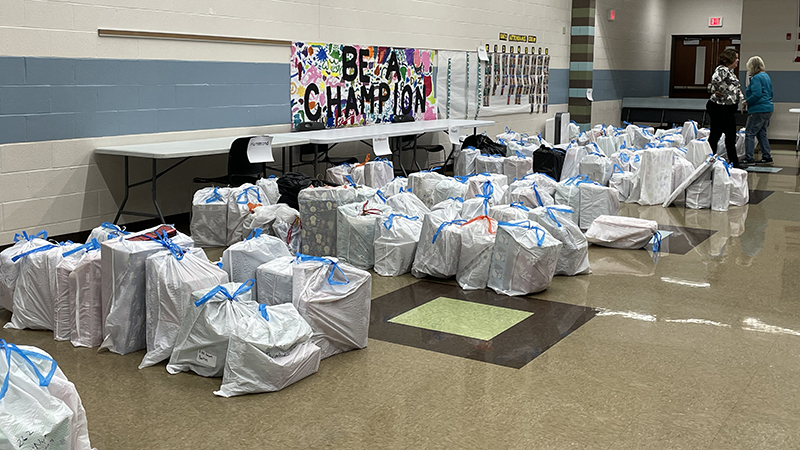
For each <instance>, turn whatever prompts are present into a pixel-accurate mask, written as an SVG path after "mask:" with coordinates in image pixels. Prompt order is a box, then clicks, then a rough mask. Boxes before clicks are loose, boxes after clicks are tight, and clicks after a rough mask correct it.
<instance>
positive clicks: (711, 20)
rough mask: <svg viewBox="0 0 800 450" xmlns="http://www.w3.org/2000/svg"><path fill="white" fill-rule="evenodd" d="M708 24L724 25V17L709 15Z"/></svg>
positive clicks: (710, 25)
mask: <svg viewBox="0 0 800 450" xmlns="http://www.w3.org/2000/svg"><path fill="white" fill-rule="evenodd" d="M708 26H709V27H721V26H722V17H709V18H708Z"/></svg>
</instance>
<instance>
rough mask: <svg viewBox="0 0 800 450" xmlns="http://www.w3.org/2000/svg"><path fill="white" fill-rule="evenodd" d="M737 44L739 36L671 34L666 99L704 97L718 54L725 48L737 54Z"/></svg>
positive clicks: (739, 41)
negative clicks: (670, 60) (667, 94)
mask: <svg viewBox="0 0 800 450" xmlns="http://www.w3.org/2000/svg"><path fill="white" fill-rule="evenodd" d="M740 44H741V35H730V36H721V35H712V36H672V62H671V64H670V72H669V80H670V81H669V96H670V98H706V97H708V96H709V94H708V91H707V89H706V86H708V83H710V82H711V75H713V74H714V69H716V68H717V62H718V59H719V55H720V53H722V52H723V51H725V49H726V48H733V49H734V50H736V52H737V53H738V52H739V47H740ZM740 64H741V63H740ZM737 73H738V69H737Z"/></svg>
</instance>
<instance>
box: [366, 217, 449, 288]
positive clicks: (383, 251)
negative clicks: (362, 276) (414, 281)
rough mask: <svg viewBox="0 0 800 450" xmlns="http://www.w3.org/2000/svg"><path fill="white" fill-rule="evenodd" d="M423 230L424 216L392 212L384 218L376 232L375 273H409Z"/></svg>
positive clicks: (384, 274) (387, 274) (394, 275)
mask: <svg viewBox="0 0 800 450" xmlns="http://www.w3.org/2000/svg"><path fill="white" fill-rule="evenodd" d="M456 203H458V202H456ZM421 232H422V218H421V217H419V216H408V215H403V214H390V215H389V216H388V217H387V218H386V219H385V220H382V221H381V222H380V223H379V224H378V228H377V232H376V234H375V236H376V237H375V267H374V270H375V273H377V274H378V275H382V276H385V277H397V276H400V275H403V274H405V273H408V272H409V271H410V270H411V265H412V264H413V263H414V255H415V254H416V250H417V243H418V242H419V237H420V233H421Z"/></svg>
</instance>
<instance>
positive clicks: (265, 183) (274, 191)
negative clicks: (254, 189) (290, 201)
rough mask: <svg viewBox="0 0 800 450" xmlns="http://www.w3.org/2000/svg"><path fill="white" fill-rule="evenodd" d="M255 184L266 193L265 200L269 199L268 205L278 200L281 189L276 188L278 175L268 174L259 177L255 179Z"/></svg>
mask: <svg viewBox="0 0 800 450" xmlns="http://www.w3.org/2000/svg"><path fill="white" fill-rule="evenodd" d="M256 186H258V187H260V188H261V190H262V191H263V192H264V193H265V194H266V195H267V200H269V204H270V205H274V204H276V203H278V200H280V198H281V191H280V189H278V177H276V176H275V175H270V176H269V177H267V178H261V179H259V180H258V181H256Z"/></svg>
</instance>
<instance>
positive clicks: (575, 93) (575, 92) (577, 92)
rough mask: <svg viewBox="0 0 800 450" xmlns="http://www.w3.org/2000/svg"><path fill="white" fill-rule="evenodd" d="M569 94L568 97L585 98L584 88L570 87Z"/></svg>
mask: <svg viewBox="0 0 800 450" xmlns="http://www.w3.org/2000/svg"><path fill="white" fill-rule="evenodd" d="M569 96H570V98H586V89H578V88H571V89H570V90H569Z"/></svg>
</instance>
